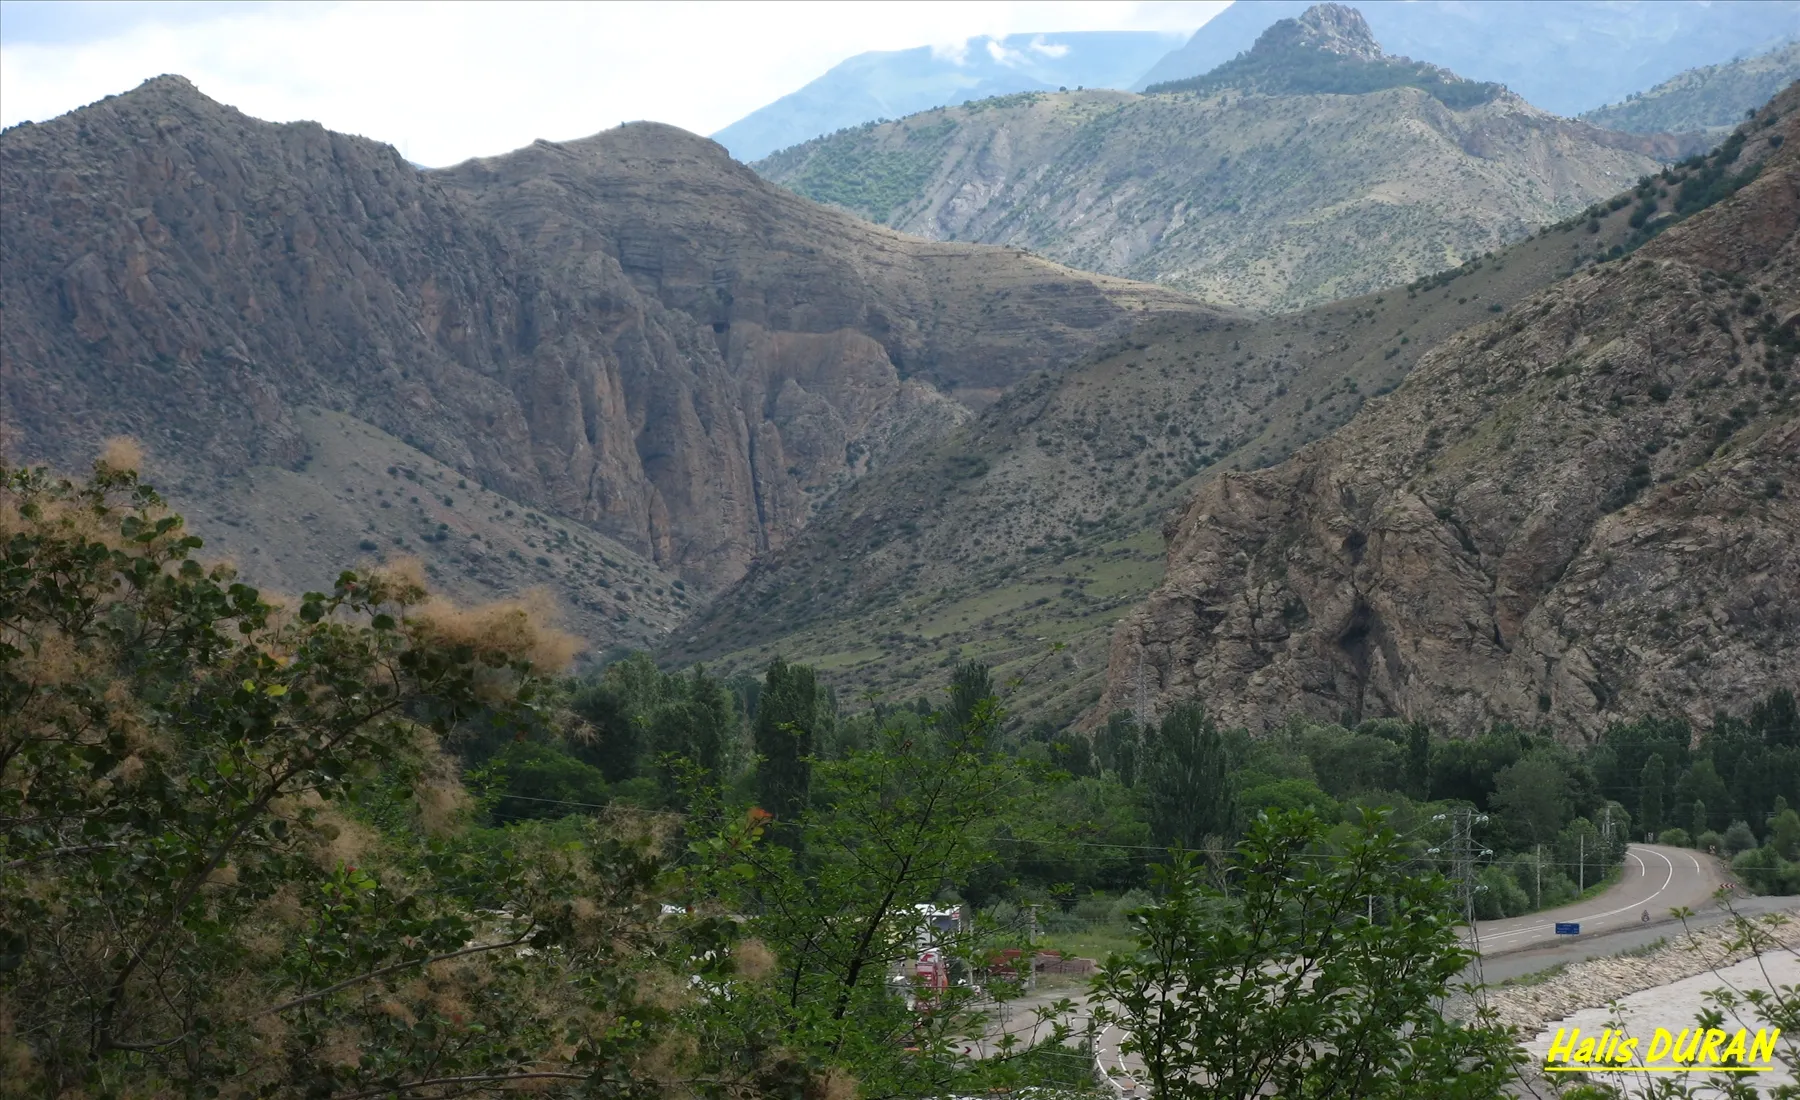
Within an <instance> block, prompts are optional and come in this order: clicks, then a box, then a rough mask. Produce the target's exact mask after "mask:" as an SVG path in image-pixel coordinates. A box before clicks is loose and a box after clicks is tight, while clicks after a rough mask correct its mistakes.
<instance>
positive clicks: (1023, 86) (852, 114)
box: [712, 9, 1718, 162]
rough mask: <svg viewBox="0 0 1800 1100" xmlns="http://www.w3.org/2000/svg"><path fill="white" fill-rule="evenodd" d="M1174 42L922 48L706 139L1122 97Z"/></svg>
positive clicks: (860, 59) (845, 73)
mask: <svg viewBox="0 0 1800 1100" xmlns="http://www.w3.org/2000/svg"><path fill="white" fill-rule="evenodd" d="M1296 10H1298V9H1296ZM1271 18H1276V17H1271ZM1264 25H1266V23H1265V24H1264ZM1258 29H1260V27H1259V28H1258ZM1250 37H1251V38H1252V39H1254V38H1255V35H1251V36H1250ZM1177 41H1179V38H1172V37H1171V36H1169V35H1166V34H1157V33H1152V32H1136V31H1118V32H1112V31H1096V32H1087V33H1076V34H1015V35H1010V36H1008V37H1006V38H972V39H970V40H969V41H968V42H966V43H965V44H964V45H963V47H962V48H961V49H959V50H945V49H943V48H941V47H934V46H920V47H918V48H917V49H912V50H884V51H880V52H875V53H864V54H857V55H856V56H855V57H852V58H851V59H850V60H848V61H846V62H844V63H843V64H841V65H838V66H837V67H836V68H833V69H832V70H831V71H830V72H828V73H826V74H825V75H824V76H821V77H819V78H818V79H817V80H815V81H813V82H812V83H810V84H808V85H807V86H806V87H804V88H801V89H800V90H799V91H797V92H795V93H793V94H792V95H785V96H782V97H781V98H780V99H778V100H776V101H775V102H773V103H771V104H769V105H768V106H766V107H762V108H759V109H757V110H756V111H753V112H751V113H750V114H748V115H746V116H744V117H743V118H741V119H739V120H738V121H736V122H734V123H732V124H731V125H730V126H727V127H725V128H724V129H723V130H720V131H719V132H718V133H716V134H714V135H712V136H713V140H715V141H717V142H719V143H720V144H722V145H724V146H725V148H727V149H729V150H731V155H732V156H734V157H736V158H738V159H739V160H741V161H745V162H749V161H753V160H759V159H761V158H762V157H766V156H768V155H769V154H770V153H773V152H774V151H775V150H777V149H785V148H787V147H788V146H790V145H798V144H799V143H800V142H802V141H807V140H810V139H812V138H816V137H819V136H821V135H823V134H829V133H833V132H835V131H837V130H842V129H844V128H845V127H847V126H859V125H861V124H862V123H865V122H873V121H875V120H876V119H886V118H900V117H901V116H903V115H910V114H915V113H917V112H919V111H928V110H930V109H931V108H933V107H943V106H947V105H951V104H958V103H965V102H967V101H969V100H971V99H985V98H987V97H989V96H996V95H1008V94H1010V93H1012V92H1032V91H1055V90H1056V89H1058V88H1071V89H1073V88H1077V87H1086V88H1123V87H1126V86H1127V85H1129V84H1130V83H1131V82H1132V81H1134V80H1136V79H1137V78H1138V77H1139V76H1141V75H1142V74H1143V72H1144V70H1145V69H1148V68H1149V67H1150V66H1151V65H1152V64H1154V63H1155V62H1156V60H1157V59H1158V58H1160V57H1163V56H1164V55H1166V54H1167V53H1168V51H1169V47H1170V46H1171V45H1172V44H1173V43H1175V42H1177ZM1244 44H1245V45H1246V46H1248V45H1249V40H1246V41H1245V43H1244ZM1708 60H1718V59H1717V58H1708ZM1630 90H1632V91H1635V90H1637V89H1636V88H1632V89H1630Z"/></svg>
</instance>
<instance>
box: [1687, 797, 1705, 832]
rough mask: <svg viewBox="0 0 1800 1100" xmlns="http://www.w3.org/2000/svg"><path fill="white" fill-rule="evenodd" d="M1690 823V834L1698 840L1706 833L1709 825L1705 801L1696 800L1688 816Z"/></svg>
mask: <svg viewBox="0 0 1800 1100" xmlns="http://www.w3.org/2000/svg"><path fill="white" fill-rule="evenodd" d="M1688 823H1689V827H1688V832H1689V833H1691V834H1693V836H1695V837H1696V838H1698V837H1699V836H1700V834H1701V833H1704V832H1706V830H1707V828H1708V825H1707V824H1706V802H1705V801H1704V800H1702V799H1698V798H1696V799H1694V803H1693V810H1692V811H1691V812H1690V813H1689V814H1688Z"/></svg>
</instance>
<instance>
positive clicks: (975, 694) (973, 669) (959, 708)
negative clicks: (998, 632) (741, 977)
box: [941, 661, 994, 730]
mask: <svg viewBox="0 0 1800 1100" xmlns="http://www.w3.org/2000/svg"><path fill="white" fill-rule="evenodd" d="M992 698H994V678H993V676H992V675H990V674H989V672H988V666H986V665H984V664H982V663H981V662H979V661H964V662H962V663H961V664H959V665H957V666H956V670H955V671H954V672H952V673H951V674H950V700H949V703H948V705H946V706H945V707H944V710H943V712H942V714H941V718H942V721H943V722H944V724H945V726H946V728H948V729H953V730H960V729H963V728H965V727H966V726H968V724H969V723H970V722H973V721H974V720H975V708H977V707H979V706H981V705H982V703H983V702H985V701H987V700H989V699H992Z"/></svg>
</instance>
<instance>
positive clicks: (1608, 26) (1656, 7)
mask: <svg viewBox="0 0 1800 1100" xmlns="http://www.w3.org/2000/svg"><path fill="white" fill-rule="evenodd" d="M1308 3H1309V0H1255V2H1253V3H1252V2H1248V0H1246V2H1239V3H1233V4H1232V5H1231V6H1230V7H1228V8H1226V9H1225V10H1224V11H1223V12H1220V13H1219V14H1218V15H1216V16H1214V17H1213V18H1212V19H1211V20H1209V21H1208V22H1207V23H1206V25H1205V26H1203V27H1201V28H1200V29H1199V30H1197V31H1195V32H1194V35H1193V37H1192V38H1190V39H1189V40H1188V41H1187V42H1186V43H1185V44H1184V45H1182V46H1181V48H1179V49H1177V50H1174V51H1172V52H1171V53H1170V54H1169V55H1168V56H1166V57H1164V58H1162V59H1161V60H1159V61H1158V62H1157V63H1156V64H1155V65H1154V66H1152V67H1151V68H1150V69H1149V70H1148V71H1147V72H1145V74H1144V75H1143V76H1142V77H1141V78H1139V80H1138V82H1137V83H1135V84H1133V85H1131V88H1132V90H1134V91H1136V90H1141V89H1144V88H1147V87H1149V86H1150V85H1153V84H1160V83H1165V82H1167V81H1171V80H1185V79H1188V78H1190V77H1195V76H1201V75H1204V74H1206V73H1208V72H1211V71H1212V70H1213V69H1215V68H1217V67H1218V66H1220V65H1223V64H1225V63H1226V62H1227V61H1230V60H1231V59H1232V58H1234V57H1236V56H1237V55H1238V54H1240V53H1242V52H1244V51H1245V50H1248V49H1250V47H1251V45H1252V43H1254V42H1255V41H1256V38H1257V36H1258V35H1259V34H1261V33H1262V32H1263V30H1264V29H1265V28H1267V27H1268V25H1269V24H1270V23H1271V22H1273V21H1275V20H1277V19H1289V18H1293V17H1295V16H1298V15H1300V14H1301V13H1302V12H1303V11H1305V10H1306V8H1307V6H1308ZM1356 6H1357V8H1358V10H1360V11H1361V12H1362V13H1363V15H1364V16H1366V17H1367V18H1368V21H1369V25H1370V26H1371V27H1373V28H1374V31H1375V36H1376V37H1377V38H1378V39H1379V40H1380V41H1381V42H1382V43H1383V44H1384V45H1386V46H1387V47H1388V49H1390V50H1392V51H1393V52H1394V53H1396V54H1399V55H1401V56H1405V57H1413V58H1425V59H1429V60H1431V61H1434V62H1436V63H1438V64H1440V65H1443V66H1446V67H1448V68H1450V69H1452V70H1454V71H1456V72H1458V73H1460V74H1462V75H1463V76H1465V77H1468V78H1470V79H1473V80H1477V81H1487V82H1493V83H1498V84H1504V85H1506V86H1507V87H1508V88H1510V89H1512V90H1513V91H1514V92H1515V93H1517V94H1518V95H1520V96H1522V97H1524V98H1525V99H1526V100H1528V101H1529V102H1531V103H1534V104H1536V105H1537V106H1539V107H1542V108H1544V109H1545V110H1549V111H1554V112H1556V113H1557V114H1560V115H1575V114H1578V113H1580V112H1582V111H1588V110H1592V109H1595V108H1598V107H1600V106H1601V105H1602V104H1605V103H1611V102H1614V101H1617V100H1622V99H1624V98H1625V97H1626V96H1629V95H1631V94H1633V93H1638V92H1643V91H1644V90H1645V89H1647V88H1649V87H1651V86H1652V85H1655V84H1658V83H1660V82H1662V81H1665V80H1668V79H1670V78H1672V77H1674V76H1676V74H1678V73H1681V72H1683V71H1685V70H1687V69H1693V68H1696V67H1699V66H1704V65H1715V64H1722V63H1725V62H1729V61H1731V60H1732V59H1734V58H1741V57H1746V56H1748V55H1750V54H1758V53H1763V52H1765V51H1767V50H1770V49H1773V48H1774V47H1776V46H1779V45H1781V44H1782V43H1784V42H1787V41H1790V40H1792V39H1794V38H1796V37H1800V4H1795V3H1792V2H1789V0H1778V2H1772V0H1674V2H1671V0H1654V2H1652V0H1359V2H1358V3H1357V5H1356ZM1772 94H1774V89H1770V91H1769V93H1768V95H1772ZM1768 95H1764V96H1763V97H1762V98H1761V99H1757V100H1754V101H1753V102H1750V103H1746V104H1744V107H1740V108H1739V117H1742V112H1743V110H1744V108H1745V107H1750V106H1761V105H1762V103H1763V102H1765V101H1766V100H1767V99H1768ZM1731 121H1736V120H1735V119H1733V120H1731Z"/></svg>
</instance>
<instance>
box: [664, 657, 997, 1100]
mask: <svg viewBox="0 0 1800 1100" xmlns="http://www.w3.org/2000/svg"><path fill="white" fill-rule="evenodd" d="M781 682H782V681H781V679H780V678H779V677H772V678H771V682H770V684H769V686H768V687H767V688H766V689H765V690H764V693H763V707H764V708H765V711H766V710H767V708H769V707H770V706H771V705H772V704H773V698H772V697H773V696H775V695H776V694H777V685H778V684H780V683H781ZM998 723H999V710H998V708H997V706H996V705H995V703H994V701H993V700H992V699H991V698H990V699H988V700H985V701H981V702H979V703H977V705H976V706H975V707H974V708H973V710H972V713H971V715H970V719H969V722H968V724H967V725H965V726H964V727H962V728H960V729H949V728H946V726H945V725H944V724H943V723H941V722H925V721H920V720H917V719H916V718H914V717H913V716H912V715H910V713H909V712H904V711H903V712H900V713H899V714H897V715H892V716H890V719H889V723H888V725H887V726H885V727H884V728H883V729H882V730H881V731H880V733H879V734H878V735H877V736H876V738H875V744H874V745H873V746H871V747H870V748H869V749H867V750H863V751H859V752H856V753H853V754H851V755H850V756H849V757H848V758H846V759H843V760H838V761H826V762H821V763H820V764H819V765H818V766H817V768H816V773H815V777H814V783H815V790H814V798H813V802H812V805H811V806H810V807H809V808H808V809H807V810H806V811H805V816H804V817H803V819H802V824H803V826H804V827H803V828H801V829H800V830H798V831H797V832H798V835H799V837H800V840H801V843H800V844H799V845H798V846H797V849H796V848H790V847H786V846H783V845H779V844H766V843H761V842H759V834H760V832H761V830H762V827H763V821H764V818H763V816H762V815H761V813H760V811H757V812H753V813H752V814H751V816H750V817H749V818H748V819H745V820H743V821H741V822H737V821H734V822H733V823H732V824H730V825H728V826H727V827H726V828H725V829H723V830H722V831H721V832H720V833H719V834H718V835H715V836H712V837H708V838H704V839H702V840H700V841H699V842H697V843H696V844H695V846H694V848H693V857H694V858H693V862H694V866H695V870H694V871H693V873H692V882H693V886H694V889H695V891H696V894H697V896H698V897H699V898H700V899H701V904H702V905H712V906H716V907H718V908H719V909H720V910H721V911H722V912H729V913H733V914H738V915H740V916H741V917H742V918H743V921H744V932H745V934H746V935H747V937H749V938H750V940H752V941H753V942H754V943H755V944H757V945H758V946H759V949H760V950H762V951H765V952H767V953H768V954H769V955H770V956H771V957H770V959H769V962H768V963H767V964H766V965H765V966H763V967H762V968H760V969H759V970H757V971H756V972H752V973H743V974H740V975H738V976H737V977H736V978H735V979H734V980H733V982H732V985H731V989H730V993H729V994H728V995H727V996H721V997H715V998H711V999H709V1001H708V1003H707V1005H706V1007H705V1009H704V1011H703V1012H702V1013H701V1019H702V1020H703V1026H702V1027H701V1029H700V1034H701V1036H702V1037H703V1041H704V1042H705V1044H706V1050H707V1052H708V1057H710V1058H712V1059H714V1060H715V1061H716V1062H717V1063H719V1064H720V1068H721V1070H722V1071H724V1072H733V1073H735V1072H741V1071H742V1070H743V1066H742V1065H741V1064H740V1063H741V1060H742V1059H743V1058H745V1057H746V1056H749V1055H754V1054H755V1053H756V1052H759V1051H769V1050H782V1051H785V1052H786V1054H785V1057H788V1058H790V1059H792V1060H793V1061H794V1062H795V1063H796V1064H800V1065H812V1066H826V1067H834V1068H835V1069H837V1070H838V1071H839V1072H842V1073H845V1074H848V1075H850V1076H851V1077H853V1078H854V1079H855V1080H856V1082H857V1084H858V1088H859V1091H860V1092H862V1093H863V1094H865V1095H871V1096H889V1097H894V1096H937V1095H948V1094H950V1090H953V1089H956V1088H959V1087H965V1086H966V1083H967V1078H968V1075H970V1074H972V1073H975V1072H976V1071H977V1069H978V1068H979V1067H977V1066H975V1065H974V1064H973V1063H971V1062H970V1061H969V1060H968V1059H967V1058H965V1057H964V1056H963V1055H962V1054H961V1053H960V1049H961V1045H963V1043H959V1040H962V1041H963V1042H964V1043H966V1040H967V1038H968V1037H969V1036H971V1035H975V1034H979V1033H980V1031H981V1029H982V1027H983V1025H984V1021H985V1018H984V1016H983V1015H982V1013H981V1011H980V1010H979V1006H978V1005H977V1003H976V1001H975V997H974V991H973V989H972V987H970V986H968V985H953V986H950V987H949V988H947V989H941V990H932V989H926V990H922V991H920V993H919V996H920V997H921V998H923V999H924V1000H925V1001H926V1002H928V1003H929V1005H930V1011H929V1012H919V1011H911V1010H909V1007H908V1004H907V1001H906V999H904V998H902V997H900V996H896V995H895V991H894V990H893V989H892V988H891V985H892V982H891V979H892V978H893V977H894V976H895V975H896V974H906V973H910V972H911V970H910V968H911V966H912V965H913V964H914V963H916V961H917V960H918V959H919V958H920V956H921V954H922V953H924V952H925V951H927V950H931V949H934V948H935V949H936V950H938V951H939V953H940V955H939V957H940V959H945V960H953V959H958V958H960V959H963V960H968V959H971V958H974V957H976V956H977V955H979V954H980V949H981V946H982V945H981V943H980V942H979V941H978V939H977V938H974V937H971V936H970V935H969V934H968V933H966V932H964V931H962V930H959V929H958V928H956V927H954V926H949V927H944V926H940V924H939V923H938V922H936V921H934V919H933V918H932V917H931V915H930V913H931V910H932V908H933V907H934V900H935V899H936V897H937V896H938V894H939V892H940V891H941V890H942V889H943V888H944V886H945V885H946V884H951V883H959V882H964V881H967V880H968V878H969V877H970V876H971V875H972V874H973V872H974V871H975V869H976V868H977V867H979V866H980V865H981V864H983V863H985V862H988V861H989V860H991V858H992V855H991V853H990V851H989V839H988V838H989V836H990V834H991V833H992V832H993V830H994V829H995V827H996V826H995V822H996V821H997V820H999V819H1004V818H1006V817H1007V816H1009V814H1010V807H1011V805H1012V803H1013V802H1014V801H1015V800H1016V799H1017V798H1018V796H1019V792H1020V779H1021V777H1020V775H1019V773H1018V771H1017V768H1016V765H1015V764H1013V763H1012V762H1011V761H1010V759H1009V758H1007V757H1005V756H1002V755H998V754H995V753H994V752H993V751H992V750H991V748H990V743H991V740H992V737H993V735H994V733H995V732H996V730H997V728H998ZM943 924H944V925H949V924H950V922H949V921H945V922H943ZM989 985H990V993H1000V992H1002V991H1003V989H1004V986H1005V983H1004V982H1002V981H995V982H990V983H989Z"/></svg>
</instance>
